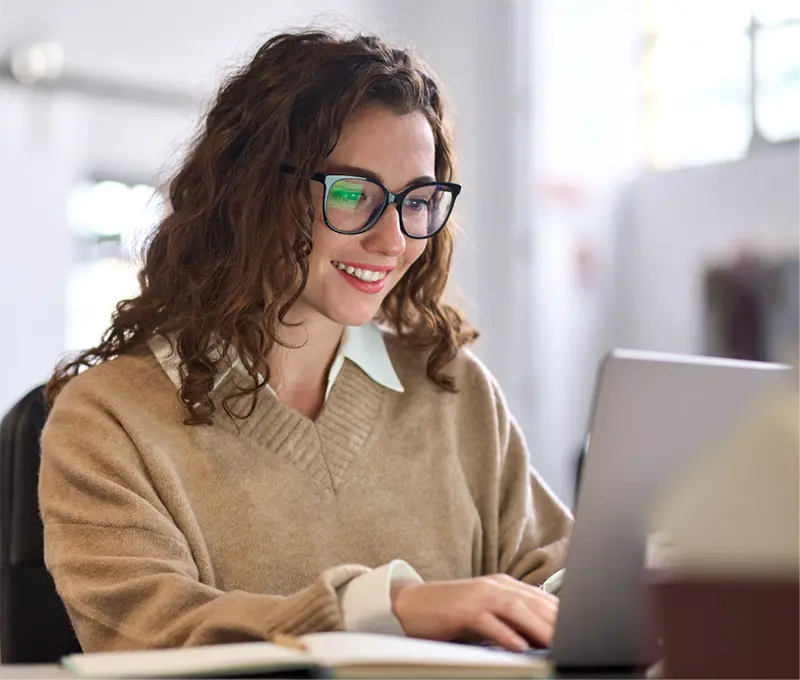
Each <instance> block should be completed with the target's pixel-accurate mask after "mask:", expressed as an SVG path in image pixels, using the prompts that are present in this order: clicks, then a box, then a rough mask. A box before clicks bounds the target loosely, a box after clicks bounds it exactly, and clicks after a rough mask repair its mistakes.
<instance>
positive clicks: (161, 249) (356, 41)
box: [45, 30, 477, 424]
mask: <svg viewBox="0 0 800 680" xmlns="http://www.w3.org/2000/svg"><path fill="white" fill-rule="evenodd" d="M365 104H378V105H382V106H386V107H388V108H390V109H391V110H393V111H396V112H397V113H401V114H403V113H410V112H414V111H420V112H422V113H423V114H424V115H425V116H426V118H427V120H428V122H429V123H430V125H431V128H432V130H433V133H434V138H435V146H436V167H435V171H436V177H437V179H439V180H440V181H448V180H451V179H452V178H453V175H454V172H455V159H454V152H453V143H452V140H451V137H450V133H449V131H448V129H447V126H446V123H445V111H444V101H443V97H442V94H441V91H440V88H439V85H438V84H437V82H436V80H435V79H434V77H433V76H432V75H431V74H430V73H429V72H428V71H427V70H426V68H425V66H424V64H422V62H421V61H420V60H418V59H417V58H416V57H414V56H412V55H411V54H410V53H409V52H407V51H405V50H402V49H397V48H393V47H391V46H389V45H387V44H386V43H384V42H383V41H382V40H380V39H379V38H377V37H375V36H357V37H353V38H349V39H343V38H339V37H336V36H335V35H333V34H332V33H330V32H327V31H321V30H306V31H297V32H290V33H283V34H280V35H277V36H275V37H273V38H271V39H270V40H268V41H267V42H266V43H265V44H264V45H263V46H262V47H261V48H260V49H259V50H258V52H257V53H256V55H255V56H254V57H253V59H252V60H251V62H250V63H249V64H248V65H246V66H245V67H243V68H242V69H240V70H239V71H238V72H236V73H234V74H232V76H230V77H229V78H228V79H227V81H226V82H224V83H223V85H222V87H221V88H220V90H219V92H218V94H217V96H216V99H215V101H214V102H213V103H212V105H211V108H210V109H209V111H208V113H207V115H206V118H205V121H204V125H203V126H202V128H201V129H200V130H199V132H198V134H197V136H196V138H195V140H194V141H193V143H192V145H191V148H190V150H189V152H188V154H187V156H186V159H185V160H184V162H183V164H182V165H181V167H180V168H179V169H178V171H177V173H176V174H175V176H174V177H173V179H172V181H171V182H170V185H169V204H170V212H169V214H168V215H167V216H166V217H165V218H164V219H163V221H162V222H161V223H160V224H159V225H158V227H157V228H156V229H155V231H154V233H153V235H152V236H151V238H150V239H149V241H148V243H147V244H146V246H145V248H144V254H143V266H142V269H141V271H140V272H139V284H140V293H139V295H137V296H136V297H134V298H132V299H129V300H123V301H122V302H120V303H119V304H118V305H117V307H116V311H115V313H114V314H113V315H112V318H111V325H110V327H109V328H108V329H107V330H106V332H105V333H104V335H103V337H102V339H101V341H100V344H98V345H97V346H96V347H92V348H91V349H88V350H85V351H83V352H80V353H79V354H78V355H77V356H75V357H74V358H72V359H71V360H66V361H63V362H61V363H59V365H58V366H57V367H56V369H55V371H54V373H53V375H52V377H51V379H50V381H49V382H48V384H47V386H46V389H45V394H46V397H47V398H48V400H50V401H51V402H52V401H53V400H54V399H55V397H56V396H57V395H58V393H59V392H60V391H61V389H62V388H63V387H64V385H65V384H66V383H67V382H68V381H69V380H70V379H71V378H72V377H74V376H75V375H77V374H78V373H79V372H80V371H81V370H83V369H84V368H88V367H90V366H93V365H96V364H99V363H102V362H105V361H108V360H110V359H113V358H115V357H118V356H121V355H123V354H129V353H132V352H134V351H137V350H139V349H141V348H142V347H143V346H145V344H146V342H147V341H148V340H149V339H150V338H151V337H153V335H155V334H165V335H166V334H170V335H171V336H173V337H175V338H176V350H177V353H178V356H179V359H180V372H181V376H182V385H181V387H180V389H179V391H178V396H179V399H180V401H181V403H182V404H183V406H184V407H185V409H186V411H187V418H186V421H185V422H186V423H187V424H201V423H205V424H208V423H211V422H212V416H213V414H214V411H215V407H214V404H213V402H212V399H211V391H212V387H213V383H214V377H215V376H216V375H217V374H218V373H219V371H220V370H221V362H222V361H223V360H224V357H225V356H226V355H227V353H228V352H229V350H231V349H234V350H235V352H236V353H237V354H238V356H239V358H240V359H241V360H242V362H243V365H244V367H245V369H246V371H247V373H248V374H249V376H250V378H251V379H252V382H251V383H250V384H249V385H247V386H241V387H238V386H237V390H238V392H236V393H235V394H234V395H232V396H242V395H250V396H251V397H252V399H251V402H250V407H249V409H247V412H245V413H243V414H239V413H236V414H234V413H232V411H231V410H230V408H229V404H228V403H227V400H226V403H225V404H224V408H225V410H226V411H227V412H228V413H229V415H235V416H236V417H238V418H246V417H247V416H248V415H249V414H250V413H252V410H253V408H255V405H256V400H257V398H258V390H259V389H260V388H262V387H263V386H264V385H265V384H266V382H267V381H268V380H269V375H270V374H269V368H268V367H264V365H263V360H264V358H265V357H267V356H268V355H269V353H270V350H271V349H272V348H273V346H274V345H275V343H278V342H280V340H279V339H278V337H279V334H278V331H279V329H280V327H281V325H282V324H283V323H284V322H285V317H286V314H287V312H288V310H289V309H290V307H291V306H292V304H293V303H294V302H295V301H296V300H297V299H298V297H299V296H300V294H301V293H302V291H303V289H304V287H305V285H306V281H307V278H308V255H309V253H310V252H311V247H312V243H311V227H312V223H313V219H314V208H313V202H312V198H311V191H310V182H309V181H308V179H307V178H308V176H309V175H311V174H312V173H313V172H315V171H316V170H317V168H318V166H319V165H320V163H321V162H322V161H323V160H324V158H325V157H326V156H327V155H328V154H329V153H330V152H331V150H332V149H333V148H334V146H335V145H336V142H337V139H338V137H339V135H340V133H341V130H342V127H343V125H344V124H345V122H346V121H347V119H348V117H350V116H351V115H352V114H353V112H354V111H355V110H356V109H357V108H358V107H359V106H362V105H365ZM284 164H291V165H292V166H294V168H295V169H296V170H295V172H293V173H291V174H290V173H286V172H284V171H283V167H284ZM454 230H455V225H454V224H452V220H451V222H450V223H448V225H447V227H446V228H445V229H443V230H442V231H441V232H439V233H438V234H437V235H436V236H434V237H433V238H432V239H431V241H430V242H429V243H428V246H427V248H426V249H425V251H424V253H423V255H422V256H421V257H420V258H419V259H418V260H417V261H416V262H415V263H414V264H413V265H412V266H411V267H410V268H409V270H408V271H407V272H406V274H405V275H404V277H403V278H402V279H401V280H400V282H399V283H398V284H397V285H396V286H395V288H394V289H393V290H392V291H391V292H390V293H389V294H388V295H387V297H386V298H385V299H384V301H383V304H382V306H381V309H380V312H379V314H378V317H377V319H376V320H377V321H379V322H381V323H383V324H385V325H387V326H388V327H389V328H390V329H391V330H393V331H394V332H395V333H396V334H397V336H398V337H399V339H400V340H401V341H402V342H403V343H404V344H406V345H407V346H409V347H414V348H417V349H424V350H429V354H428V359H427V374H428V376H429V378H430V379H431V380H432V381H434V382H435V383H436V384H437V385H439V386H440V387H441V388H443V389H445V390H448V391H455V389H456V386H455V385H454V382H453V380H452V378H451V377H450V376H448V375H446V373H445V372H444V368H445V366H446V365H447V364H448V363H449V362H450V361H451V360H452V359H453V358H454V357H455V355H456V353H457V351H458V348H459V347H461V346H462V345H464V344H466V343H468V342H471V341H472V340H474V339H475V338H476V337H477V332H476V331H475V330H474V329H472V328H471V327H470V326H469V324H468V323H467V321H466V320H465V318H464V317H463V316H462V314H461V313H460V312H459V311H458V310H457V309H455V308H454V307H452V306H449V305H447V304H445V303H444V302H443V301H442V295H443V293H444V289H445V284H446V282H447V278H448V274H449V270H450V262H451V258H452V253H453V231H454ZM298 274H299V275H298ZM229 398H230V397H229Z"/></svg>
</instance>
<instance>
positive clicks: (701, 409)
mask: <svg viewBox="0 0 800 680" xmlns="http://www.w3.org/2000/svg"><path fill="white" fill-rule="evenodd" d="M790 370H791V367H789V366H786V365H783V364H770V363H757V362H748V361H737V360H729V359H716V358H708V357H698V356H684V355H674V354H663V353H654V352H640V351H628V350H615V351H613V352H611V353H610V354H608V355H607V356H606V357H605V358H604V360H603V361H602V362H601V364H600V367H599V370H598V374H597V380H596V384H595V392H594V399H593V404H592V409H591V414H590V418H589V429H588V433H589V434H588V447H587V449H586V459H585V461H584V464H583V471H582V476H581V482H580V489H579V497H578V503H577V509H576V513H575V527H574V532H573V535H572V538H571V542H570V547H569V551H568V554H567V560H566V570H565V572H564V581H563V584H562V587H561V590H560V593H559V598H560V604H559V616H558V621H557V623H556V629H555V635H554V638H553V645H552V648H551V649H550V650H549V653H548V654H547V657H548V658H549V660H550V661H551V662H552V663H553V664H554V665H555V666H556V667H558V668H571V667H572V668H580V667H583V668H586V667H613V668H640V667H644V666H647V665H649V664H650V663H652V662H653V661H655V660H656V659H657V658H658V656H659V654H658V646H657V641H656V638H655V635H654V634H653V631H652V630H651V628H650V627H649V622H650V620H651V617H650V614H649V611H648V597H649V596H648V593H647V591H646V588H645V585H644V581H643V578H642V576H643V568H644V556H645V544H646V537H647V525H646V520H647V515H648V512H649V510H650V508H651V506H652V503H653V501H654V500H655V499H656V498H657V497H658V496H659V495H660V494H661V493H662V492H663V491H665V490H666V487H667V485H668V484H669V482H670V480H671V479H673V478H674V477H675V476H676V475H678V474H680V473H681V472H682V471H683V470H684V469H685V468H686V466H687V464H688V463H690V462H691V461H692V460H693V459H695V458H697V456H701V455H703V454H704V453H705V452H707V451H708V450H709V447H710V446H712V445H713V443H714V442H716V441H718V440H719V438H721V437H722V436H724V434H725V433H726V432H727V431H728V430H729V429H730V428H731V427H732V426H733V425H734V424H735V423H736V421H737V419H739V418H740V416H742V415H743V414H744V413H746V412H747V410H748V408H749V407H750V406H751V405H752V404H753V403H754V402H755V401H756V400H757V399H758V398H759V396H760V395H763V394H765V393H768V392H770V391H772V390H774V389H775V388H777V387H779V385H780V384H781V383H782V382H784V381H786V380H787V379H789V377H790V373H789V371H790Z"/></svg>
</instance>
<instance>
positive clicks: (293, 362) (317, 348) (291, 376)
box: [267, 316, 344, 394]
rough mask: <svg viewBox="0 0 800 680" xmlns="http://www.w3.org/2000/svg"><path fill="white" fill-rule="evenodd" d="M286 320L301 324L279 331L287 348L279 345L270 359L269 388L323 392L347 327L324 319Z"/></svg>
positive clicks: (291, 391)
mask: <svg viewBox="0 0 800 680" xmlns="http://www.w3.org/2000/svg"><path fill="white" fill-rule="evenodd" d="M287 321H291V322H292V323H295V322H297V321H300V322H301V325H298V326H283V327H282V328H281V329H280V336H279V337H280V339H281V341H282V342H283V343H284V344H285V345H287V346H286V347H284V346H282V345H279V344H277V343H276V344H275V346H274V347H273V348H272V351H271V352H270V354H269V356H268V357H267V364H268V365H269V367H270V373H271V374H270V379H269V383H270V386H271V387H272V388H273V389H274V390H275V391H276V392H277V393H278V394H281V393H287V394H293V393H297V392H306V391H309V390H319V389H322V390H323V391H324V388H325V384H326V379H327V376H328V372H329V371H330V367H331V364H332V363H333V359H334V357H335V356H336V350H337V349H338V348H339V343H340V342H341V340H342V333H343V332H344V327H343V326H341V325H340V324H337V323H334V322H333V321H331V320H330V319H327V318H325V317H321V316H317V317H316V318H314V319H313V320H308V319H306V320H300V319H291V320H290V319H287Z"/></svg>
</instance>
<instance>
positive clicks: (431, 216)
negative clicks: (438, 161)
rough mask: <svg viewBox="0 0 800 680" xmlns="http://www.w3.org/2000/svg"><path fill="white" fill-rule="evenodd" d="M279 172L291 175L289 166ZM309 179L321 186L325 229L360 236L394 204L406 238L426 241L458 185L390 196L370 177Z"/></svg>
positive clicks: (426, 186) (426, 185) (421, 186)
mask: <svg viewBox="0 0 800 680" xmlns="http://www.w3.org/2000/svg"><path fill="white" fill-rule="evenodd" d="M283 169H284V171H286V172H294V169H293V168H291V167H289V166H284V167H283ZM311 179H312V180H314V181H315V182H319V183H320V184H322V185H323V186H324V187H325V196H324V198H323V200H322V215H323V217H324V219H325V224H326V225H328V228H329V229H331V230H333V231H335V232H337V233H339V234H363V233H364V232H365V231H368V230H369V229H371V228H372V227H373V226H375V224H376V223H377V221H378V220H379V219H380V218H381V215H383V213H384V212H385V211H386V208H388V207H389V205H391V204H392V203H394V204H395V205H396V206H397V213H398V216H399V217H400V230H401V231H402V232H403V233H404V234H405V235H406V236H408V237H409V238H415V239H425V238H430V237H431V236H435V235H436V234H437V233H438V232H440V231H441V230H442V229H443V228H444V225H445V224H447V220H448V219H449V217H450V213H452V212H453V205H454V204H455V202H456V197H457V196H458V194H459V193H460V192H461V185H460V184H456V183H454V182H420V183H418V184H412V185H411V186H409V187H407V188H406V189H403V191H401V192H400V193H399V194H393V193H392V192H391V191H389V190H388V189H387V188H386V187H385V186H383V184H381V183H380V182H378V181H377V180H374V179H372V178H370V177H357V176H355V175H335V174H333V175H328V174H325V173H322V172H317V173H315V174H313V175H311Z"/></svg>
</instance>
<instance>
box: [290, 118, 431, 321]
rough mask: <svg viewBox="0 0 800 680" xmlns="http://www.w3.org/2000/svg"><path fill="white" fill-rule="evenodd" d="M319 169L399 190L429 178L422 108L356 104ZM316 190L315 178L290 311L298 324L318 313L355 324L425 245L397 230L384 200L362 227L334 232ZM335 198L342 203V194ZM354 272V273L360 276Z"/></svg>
mask: <svg viewBox="0 0 800 680" xmlns="http://www.w3.org/2000/svg"><path fill="white" fill-rule="evenodd" d="M319 170H320V171H321V172H324V173H328V174H333V173H335V174H352V175H358V176H364V177H370V178H373V179H376V180H378V181H379V182H381V183H382V184H383V185H384V186H386V188H387V189H389V191H391V192H393V193H395V194H396V193H399V192H400V191H402V190H403V189H405V188H406V187H407V186H409V185H410V184H412V183H415V182H419V181H423V180H422V178H425V179H426V180H427V181H434V178H435V143H434V138H433V131H432V130H431V127H430V125H429V124H428V121H427V120H426V118H425V116H424V115H423V114H422V113H419V112H415V113H410V114H406V115H398V114H396V113H393V112H392V111H390V110H389V109H386V108H383V107H378V106H368V107H364V108H363V109H361V110H359V111H358V112H357V113H356V114H355V115H354V116H353V118H352V119H351V120H350V121H349V122H348V123H347V124H346V125H345V126H344V128H343V130H342V135H341V137H340V139H339V142H338V144H337V145H336V147H335V148H334V150H333V151H332V152H331V154H330V155H329V156H328V157H327V158H326V159H325V162H324V165H323V167H321V168H319ZM324 191H325V190H324V187H323V186H322V184H321V183H320V182H312V192H313V196H314V202H315V218H314V226H313V232H312V251H311V254H310V256H309V261H308V265H309V272H308V283H307V285H306V288H305V290H304V291H303V294H302V296H301V297H300V299H299V300H298V302H297V305H296V309H295V310H294V311H296V312H300V314H301V316H302V317H304V318H305V320H306V321H309V320H311V318H310V317H313V315H315V314H318V315H322V316H323V317H326V318H327V319H329V320H331V321H334V322H335V323H337V324H343V325H346V326H360V325H362V324H364V323H367V322H369V321H371V320H372V319H373V318H374V317H375V315H376V314H377V313H378V310H379V309H380V306H381V303H382V302H383V299H384V298H385V297H386V296H387V295H388V293H389V291H391V289H392V288H393V287H394V286H395V285H396V284H397V282H398V281H399V280H400V278H401V277H402V276H403V274H405V272H406V270H407V269H408V268H409V267H410V266H411V265H412V264H413V263H414V261H415V260H416V259H417V258H418V257H419V256H420V255H421V254H422V252H423V251H424V250H425V246H426V244H427V240H424V239H410V238H408V237H406V236H405V235H404V234H403V232H402V231H401V230H400V222H399V215H398V213H397V208H396V206H394V205H392V204H390V205H389V207H388V208H386V210H385V212H384V213H383V215H382V216H381V218H380V219H379V220H378V222H377V223H376V224H375V225H374V226H373V227H372V228H371V229H370V230H369V231H366V232H364V233H363V234H353V235H348V234H339V233H337V232H335V231H333V230H331V229H329V228H328V226H327V225H326V224H325V220H324V218H323V211H322V202H323V196H324ZM334 191H335V188H334ZM350 198H352V197H350ZM330 200H337V198H336V197H333V198H332V199H330ZM338 200H339V201H342V202H343V203H341V205H345V203H344V202H346V201H347V200H348V196H339V198H338ZM329 206H330V203H329ZM342 266H344V267H345V269H342V268H341V267H342ZM351 267H352V268H353V271H352V273H348V271H350V268H351ZM356 269H360V270H361V272H360V277H359V272H358V271H355V270H356ZM371 272H378V274H373V273H371ZM384 273H385V276H383V275H384ZM381 276H383V278H380V277H381ZM364 279H367V281H364ZM369 279H376V280H373V281H370V280H369Z"/></svg>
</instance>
